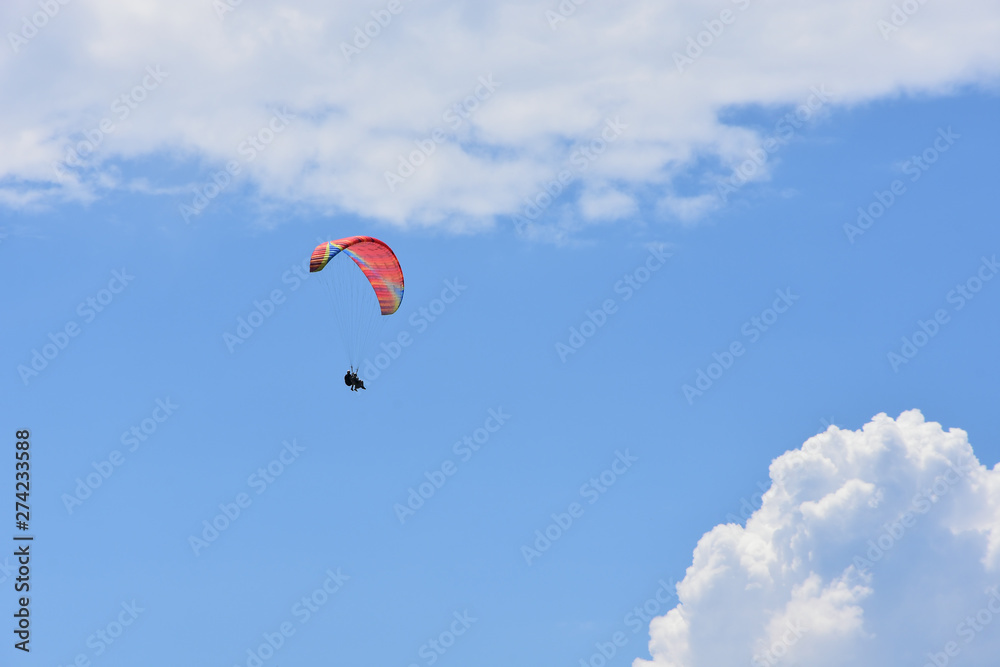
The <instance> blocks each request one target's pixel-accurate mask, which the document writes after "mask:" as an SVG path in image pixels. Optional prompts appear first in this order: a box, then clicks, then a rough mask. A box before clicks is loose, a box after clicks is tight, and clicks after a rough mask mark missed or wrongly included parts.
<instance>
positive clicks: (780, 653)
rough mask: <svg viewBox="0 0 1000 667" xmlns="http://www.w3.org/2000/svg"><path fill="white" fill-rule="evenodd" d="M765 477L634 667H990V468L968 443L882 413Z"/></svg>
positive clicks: (995, 506)
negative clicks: (755, 498) (763, 487)
mask: <svg viewBox="0 0 1000 667" xmlns="http://www.w3.org/2000/svg"><path fill="white" fill-rule="evenodd" d="M770 472H771V478H772V480H773V481H772V484H771V487H770V489H768V490H767V492H765V493H764V495H763V499H762V502H761V506H760V509H758V510H757V511H756V512H754V514H753V515H752V516H751V517H750V518H749V519H748V520H747V523H746V527H743V526H739V525H736V524H726V525H720V526H716V527H715V528H714V529H713V530H711V531H710V532H708V533H706V534H705V535H704V537H702V538H701V540H700V541H699V542H698V545H697V547H696V548H695V551H694V559H693V563H692V565H691V567H689V568H688V570H687V574H686V576H685V578H684V580H683V581H681V582H680V583H679V584H678V585H677V593H678V599H679V601H680V604H678V605H677V607H675V608H674V609H672V610H671V611H670V612H668V613H667V614H666V615H665V616H662V617H659V618H656V619H654V620H653V622H652V623H651V624H650V635H651V639H650V643H649V650H650V655H651V656H652V660H643V659H638V660H636V661H635V663H634V664H635V667H668V666H669V667H701V666H706V667H711V666H716V665H741V664H749V665H810V667H825V666H827V665H830V666H833V665H845V664H850V665H857V666H859V667H866V666H868V665H871V666H876V665H878V666H882V665H887V664H893V665H917V666H919V665H924V664H925V663H927V662H928V661H931V664H933V661H932V657H935V656H936V657H937V658H938V660H939V667H943V665H944V664H950V663H951V662H952V661H954V664H961V665H984V666H985V665H994V664H996V655H997V654H998V650H1000V590H998V589H997V588H996V587H997V586H998V585H1000V549H998V544H1000V465H997V466H995V467H994V468H993V469H992V470H990V469H988V468H986V467H985V466H983V465H981V464H980V463H979V461H978V460H976V458H975V455H974V454H973V451H972V447H971V445H970V444H969V442H968V438H967V435H966V433H965V432H964V431H961V430H959V429H951V430H949V431H947V432H945V431H944V430H943V429H942V428H941V426H940V425H939V424H936V423H933V422H925V421H924V418H923V416H922V415H921V414H920V412H919V411H916V410H912V411H909V412H904V413H903V414H901V415H900V416H899V418H898V419H896V420H893V419H891V418H889V417H888V416H886V415H885V414H880V415H878V416H876V417H875V418H874V419H873V420H872V421H871V422H870V423H869V424H866V425H865V427H864V428H863V429H862V430H860V431H845V430H839V429H838V428H837V427H835V426H831V427H830V428H829V429H827V431H826V432H825V433H822V434H819V435H817V436H815V437H813V438H810V439H809V440H807V441H806V442H805V443H804V444H803V445H802V447H801V448H800V449H796V450H794V451H789V452H786V453H785V454H783V455H782V456H780V457H778V458H777V459H775V460H774V462H773V463H772V464H771V469H770ZM984 610H985V611H984ZM949 651H950V653H949ZM941 656H943V658H942V657H941ZM958 656H961V659H959V658H958ZM940 659H944V660H946V663H940Z"/></svg>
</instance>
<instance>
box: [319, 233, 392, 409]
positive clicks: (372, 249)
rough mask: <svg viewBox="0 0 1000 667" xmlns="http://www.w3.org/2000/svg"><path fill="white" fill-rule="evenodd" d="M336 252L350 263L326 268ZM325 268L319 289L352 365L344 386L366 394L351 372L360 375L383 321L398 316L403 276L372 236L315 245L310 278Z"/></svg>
mask: <svg viewBox="0 0 1000 667" xmlns="http://www.w3.org/2000/svg"><path fill="white" fill-rule="evenodd" d="M341 252H343V253H344V254H346V255H347V256H348V257H350V258H351V259H352V260H354V262H353V263H352V262H344V261H343V260H341V261H340V262H335V263H333V264H330V262H331V260H332V259H333V258H334V257H336V256H337V255H338V254H340V253H341ZM328 264H329V265H330V268H327V270H326V271H325V272H324V274H323V275H324V278H325V281H324V284H325V285H326V287H327V291H328V292H329V295H330V301H331V305H332V306H333V313H334V316H335V319H336V320H337V326H338V329H340V334H341V337H342V338H343V341H344V347H345V348H346V352H347V358H348V360H349V362H350V364H351V368H350V370H349V371H347V373H346V374H345V375H344V384H346V385H347V386H348V387H350V388H351V391H357V390H358V389H365V383H364V382H363V381H362V380H361V378H359V377H358V372H357V371H355V370H354V369H355V368H358V369H359V370H360V368H361V357H362V355H363V354H364V353H365V352H366V351H367V348H368V346H369V345H370V344H371V343H373V342H374V340H375V339H376V335H377V333H378V332H379V331H380V330H381V328H382V322H383V317H384V316H386V315H392V314H393V313H395V312H396V311H397V310H399V304H400V303H402V301H403V270H402V268H400V266H399V260H398V259H396V254H395V253H394V252H393V251H392V248H390V247H389V246H388V245H386V244H385V243H384V242H382V241H380V240H378V239H376V238H374V237H371V236H350V237H347V238H343V239H337V240H336V241H329V242H326V243H321V244H319V245H318V246H316V249H315V250H313V253H312V258H311V259H310V261H309V272H310V273H316V272H318V271H322V270H323V269H324V268H326V267H327V265H328ZM355 265H356V266H355ZM359 269H360V271H359ZM373 290H374V296H375V297H376V298H375V299H373V298H372V292H373Z"/></svg>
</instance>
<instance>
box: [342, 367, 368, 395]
mask: <svg viewBox="0 0 1000 667" xmlns="http://www.w3.org/2000/svg"><path fill="white" fill-rule="evenodd" d="M344 384H346V385H347V386H348V387H350V388H351V391H357V390H358V389H365V383H364V382H362V381H361V379H360V378H359V377H358V374H357V372H355V370H354V366H351V370H349V371H347V374H346V375H344ZM365 391H367V389H365Z"/></svg>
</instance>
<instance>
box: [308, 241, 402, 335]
mask: <svg viewBox="0 0 1000 667" xmlns="http://www.w3.org/2000/svg"><path fill="white" fill-rule="evenodd" d="M341 251H343V252H346V253H347V255H348V256H349V257H350V258H351V259H353V260H354V261H355V263H357V265H358V267H359V268H360V269H361V271H362V273H364V274H365V276H366V277H367V278H368V282H370V283H371V286H372V287H373V288H374V289H375V296H377V297H378V305H379V308H380V309H381V310H382V314H383V315H391V314H393V313H395V312H396V311H397V310H398V309H399V304H400V303H402V302H403V269H402V268H400V266H399V260H398V259H396V253H394V252H393V251H392V248H390V247H389V246H387V245H386V244H385V243H383V242H382V241H379V240H378V239H377V238H374V237H372V236H349V237H347V238H344V239H337V240H336V241H327V242H326V243H320V244H319V245H318V246H316V249H315V250H313V253H312V259H310V260H309V272H310V273H315V272H316V271H322V270H323V267H325V266H326V265H327V264H329V263H330V260H331V259H333V258H334V257H336V256H337V253H339V252H341Z"/></svg>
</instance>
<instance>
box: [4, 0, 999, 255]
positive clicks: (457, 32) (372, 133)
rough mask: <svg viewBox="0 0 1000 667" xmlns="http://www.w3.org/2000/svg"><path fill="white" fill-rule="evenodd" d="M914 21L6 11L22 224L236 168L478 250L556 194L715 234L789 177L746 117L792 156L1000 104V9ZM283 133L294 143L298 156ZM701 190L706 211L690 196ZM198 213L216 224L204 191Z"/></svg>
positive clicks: (63, 7)
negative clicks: (450, 234)
mask: <svg viewBox="0 0 1000 667" xmlns="http://www.w3.org/2000/svg"><path fill="white" fill-rule="evenodd" d="M897 4H903V5H905V6H907V7H909V6H910V5H912V8H913V11H912V12H911V13H904V14H900V15H899V16H895V17H894V15H893V11H894V10H893V6H894V5H893V3H891V2H889V1H888V0H886V1H879V2H871V0H836V1H833V0H828V1H821V2H808V3H803V2H797V1H795V0H712V1H707V2H684V3H677V2H657V3H650V2H647V1H646V0H619V1H617V2H612V3H609V2H579V0H573V1H572V2H570V1H569V0H566V1H565V2H557V1H556V0H543V1H542V2H537V1H536V0H504V1H489V0H475V1H473V0H466V1H464V2H462V1H459V2H454V1H453V0H447V1H445V0H421V1H420V2H414V1H413V0H392V1H391V2H390V0H369V1H368V2H365V3H360V4H359V3H344V2H339V3H338V2H328V1H326V0H299V1H297V2H295V3H286V2H283V1H271V2H238V1H237V0H169V1H168V0H133V1H130V2H128V3H122V2H118V1H116V0H88V2H79V1H78V2H70V1H69V0H33V1H30V0H17V1H12V2H5V3H3V5H2V8H0V25H2V26H4V35H5V42H6V44H5V46H4V47H3V48H0V87H2V89H3V90H4V91H6V92H7V93H8V94H7V95H6V96H5V99H6V100H7V102H8V103H7V104H5V105H3V107H2V108H0V128H3V130H2V132H0V205H5V206H8V207H28V206H36V205H39V204H41V203H45V202H54V201H65V200H72V201H88V200H91V199H92V198H94V197H100V196H102V195H103V194H104V193H106V192H107V191H108V190H109V189H113V188H117V187H123V184H124V183H131V182H135V181H136V179H142V178H149V179H152V180H151V181H150V189H151V191H156V192H168V191H170V190H171V188H173V187H175V186H176V185H177V183H176V182H169V183H168V182H155V179H156V178H160V179H161V180H163V179H166V176H164V175H163V174H162V173H161V172H166V173H174V172H172V171H170V170H167V169H161V170H152V173H149V172H150V171H151V170H150V169H149V164H150V160H151V159H166V160H168V161H169V163H171V164H176V165H179V166H181V167H191V166H192V165H194V166H197V167H199V168H200V170H201V171H200V172H199V177H198V178H199V179H200V180H197V179H196V180H195V182H194V183H192V184H191V185H192V186H194V185H196V186H198V189H199V191H200V192H201V194H202V196H206V195H214V196H225V194H226V188H227V187H232V186H231V185H230V184H229V183H228V182H227V183H226V184H225V185H219V184H218V183H217V184H216V185H214V186H213V185H212V184H211V183H212V179H211V175H212V174H215V175H216V176H217V179H216V180H217V181H218V182H219V183H221V182H223V181H225V180H226V178H225V173H224V172H226V169H225V168H226V165H227V164H228V165H232V166H233V167H234V168H233V169H231V170H229V172H230V173H229V176H230V179H231V180H230V182H239V183H241V184H249V185H250V186H252V187H253V188H254V189H255V191H256V192H259V194H260V195H261V196H262V197H265V198H272V199H275V200H277V201H295V202H297V203H303V204H306V205H312V206H316V207H318V208H320V209H323V210H328V211H344V212H350V213H356V214H360V215H363V216H367V217H371V218H376V219H381V220H384V221H387V222H389V223H393V224H397V225H415V226H438V227H446V228H452V229H458V230H476V229H480V228H484V227H488V226H490V225H491V224H493V221H494V220H495V219H496V217H497V216H501V218H502V219H509V217H510V216H514V215H522V216H523V215H524V214H525V212H526V211H527V210H530V206H531V205H532V204H534V205H536V206H540V208H541V209H542V210H541V212H540V213H539V215H538V216H537V219H532V220H531V222H532V223H535V222H536V221H537V220H538V219H543V218H545V217H546V216H547V215H550V214H555V215H556V216H557V217H558V216H560V215H562V211H561V208H559V207H558V206H553V208H552V209H549V208H548V207H549V206H550V205H551V204H547V203H545V202H546V201H547V200H546V195H547V194H548V193H549V192H553V191H554V192H556V195H555V198H556V199H558V200H559V202H560V204H562V205H563V206H569V207H570V208H571V213H573V216H574V217H578V218H579V219H580V220H581V223H580V224H583V225H586V224H595V223H601V224H607V223H609V222H613V221H619V220H621V219H622V218H623V217H628V216H634V215H636V214H637V212H638V211H639V207H638V205H637V204H635V202H636V201H637V200H638V199H639V198H640V197H641V196H648V194H649V193H653V201H654V202H655V201H658V200H659V198H660V197H659V196H658V195H657V194H656V193H658V192H659V193H666V194H665V196H664V197H663V199H664V201H663V204H662V205H659V206H654V207H653V208H654V213H655V214H656V215H660V216H663V217H666V218H673V217H676V218H677V219H679V220H680V221H682V222H691V221H692V220H693V219H696V218H697V217H698V216H699V215H703V214H705V213H706V212H709V211H711V210H713V209H714V208H715V206H714V205H713V202H712V201H711V200H710V199H706V198H712V197H716V195H717V191H718V183H720V182H723V183H725V182H731V181H732V182H734V183H735V185H739V184H742V183H743V182H749V181H753V180H760V179H761V178H766V177H767V174H768V173H770V165H769V164H758V165H757V166H754V164H753V156H754V155H757V156H760V155H761V153H760V151H761V150H763V149H766V148H767V143H766V142H767V140H768V139H772V138H773V137H771V136H770V135H771V134H772V133H771V132H770V130H768V129H764V130H760V129H757V128H752V127H744V126H740V125H739V124H735V123H732V122H726V121H724V120H722V117H721V115H720V114H723V112H725V111H726V110H728V109H731V108H733V107H734V106H740V105H761V106H764V107H767V108H773V109H775V110H776V111H779V112H781V111H788V110H798V111H799V113H797V114H793V116H792V117H791V120H790V121H789V123H788V124H786V125H785V126H784V127H783V128H782V129H781V130H780V134H779V138H782V139H788V138H789V137H790V136H793V135H795V134H796V133H797V132H801V131H802V127H803V126H802V123H803V122H808V121H811V120H813V119H815V118H816V116H817V115H818V114H820V113H821V109H829V108H833V107H834V106H836V105H850V104H854V103H858V102H863V101H867V100H872V99H878V98H883V97H886V96H894V95H899V94H905V93H916V92H919V93H929V94H944V93H948V92H950V91H953V90H954V89H955V88H956V87H958V86H962V85H969V84H972V85H976V84H984V83H992V82H994V81H995V78H996V75H997V71H998V68H1000V14H998V13H997V12H996V7H995V3H994V2H993V1H992V0H951V1H950V2H947V3H944V2H933V3H925V2H918V0H908V1H907V2H906V3H897ZM880 22H882V23H881V24H880ZM885 26H889V28H890V29H888V30H887V29H886V27H885ZM366 32H367V34H366ZM151 68H152V69H151ZM151 71H152V72H161V73H162V74H161V75H160V76H159V77H151V76H150V72H151ZM154 84H155V85H154ZM817 90H821V91H828V93H829V94H826V93H823V94H822V95H820V97H818V98H817V96H816V92H815V91H817ZM802 105H810V106H811V108H810V107H804V108H805V111H802V108H803V107H802ZM275 113H287V114H288V115H289V116H291V117H292V119H291V121H290V122H289V123H288V124H287V127H282V128H281V131H280V133H279V132H275V131H273V130H272V129H271V128H270V127H269V126H270V124H271V119H272V118H273V116H274V114H275ZM609 122H610V123H614V124H616V127H619V128H620V132H619V133H618V134H617V135H615V136H614V137H610V136H609V133H608V127H609V126H608V123H609ZM776 129H777V128H776ZM254 138H255V139H256V141H257V144H258V145H259V146H260V147H261V148H258V145H254V143H253V139H254ZM248 141H249V143H248ZM780 145H781V144H780V142H779V143H778V144H775V145H773V146H772V148H774V146H779V147H780ZM768 150H769V152H768V153H767V157H770V156H771V155H773V152H774V151H773V150H770V149H768ZM748 160H750V162H748ZM758 162H760V160H758ZM57 165H58V166H57ZM113 167H117V168H120V169H121V174H120V176H119V175H117V174H115V175H114V177H112V178H108V176H107V172H109V171H110V170H112V168H113ZM692 168H694V169H697V170H700V171H701V172H704V173H702V174H701V175H700V176H699V178H697V179H695V181H696V182H699V183H701V184H702V186H701V187H702V191H695V192H684V193H682V194H674V191H673V190H672V189H671V185H672V183H673V182H674V180H675V178H676V177H677V176H678V175H679V174H682V173H689V172H690V170H691V169H692ZM187 173H190V169H188V172H187ZM561 175H565V181H560V178H561ZM553 184H556V185H553ZM730 187H735V186H733V185H730ZM234 189H235V188H234ZM220 191H221V194H220ZM150 196H155V195H150ZM160 196H163V195H160ZM725 196H726V195H725V193H723V199H724V198H725ZM211 198H212V197H211V196H207V197H206V199H209V200H210V199H211ZM181 204H185V205H188V206H193V207H194V208H196V209H199V210H201V207H200V206H198V200H197V198H196V197H195V195H194V193H193V191H189V194H188V196H187V197H183V198H180V199H179V200H178V201H177V202H175V205H177V206H178V207H179V206H180V205H181ZM559 229H560V230H561V229H562V228H561V227H560V228H559ZM569 231H570V232H571V231H572V230H571V229H570V230H569ZM562 233H563V231H559V232H558V233H557V234H556V235H557V236H558V235H559V234H562ZM540 235H543V236H544V235H545V234H544V233H541V232H540Z"/></svg>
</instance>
